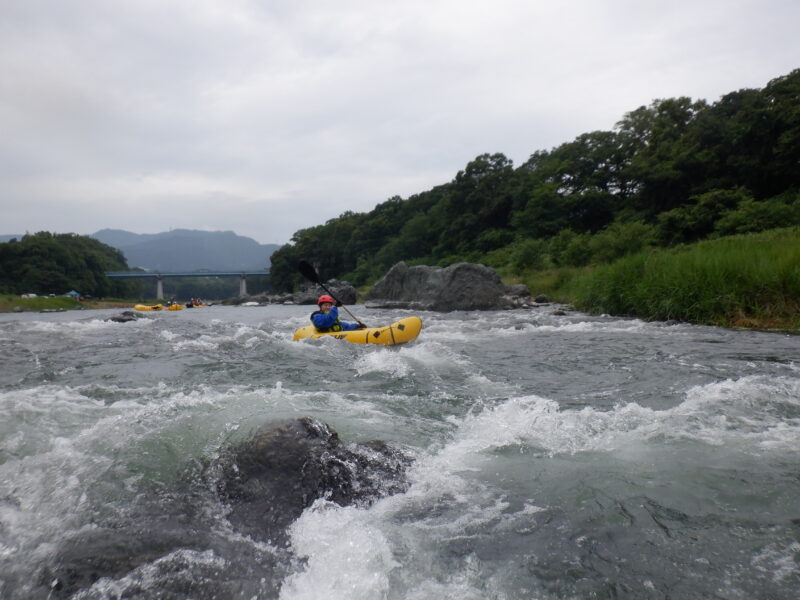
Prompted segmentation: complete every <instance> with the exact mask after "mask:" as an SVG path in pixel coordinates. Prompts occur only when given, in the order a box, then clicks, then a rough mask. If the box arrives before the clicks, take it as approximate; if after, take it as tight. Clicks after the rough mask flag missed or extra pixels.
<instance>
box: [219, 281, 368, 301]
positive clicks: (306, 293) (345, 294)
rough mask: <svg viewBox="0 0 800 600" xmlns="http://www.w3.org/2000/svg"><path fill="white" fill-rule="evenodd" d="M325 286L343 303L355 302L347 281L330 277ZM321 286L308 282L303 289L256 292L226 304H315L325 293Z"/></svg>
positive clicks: (354, 291) (353, 293)
mask: <svg viewBox="0 0 800 600" xmlns="http://www.w3.org/2000/svg"><path fill="white" fill-rule="evenodd" d="M325 287H327V288H328V290H330V291H331V292H332V293H333V295H334V297H335V298H337V299H338V300H340V301H341V302H342V303H343V304H355V303H356V294H357V292H356V288H354V287H353V286H352V285H351V284H350V283H348V282H347V281H339V280H338V279H331V280H330V281H326V282H325ZM327 293H328V292H326V291H325V290H323V289H322V287H321V286H319V285H317V284H309V285H308V286H306V287H305V288H304V289H302V290H300V291H298V292H294V293H287V294H256V295H253V296H245V297H242V298H235V299H232V300H231V301H230V302H227V303H228V304H245V303H247V302H257V303H259V304H316V303H317V299H318V298H319V297H320V296H321V295H322V294H327Z"/></svg>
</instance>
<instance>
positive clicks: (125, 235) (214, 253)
mask: <svg viewBox="0 0 800 600" xmlns="http://www.w3.org/2000/svg"><path fill="white" fill-rule="evenodd" d="M4 237H6V236H4ZM7 237H9V238H10V237H16V236H7ZM90 237H93V238H95V239H96V240H99V241H101V242H103V243H104V244H107V245H109V246H111V247H112V248H117V249H119V250H121V251H122V253H123V254H124V255H125V259H126V260H127V262H128V266H129V267H131V268H134V267H142V268H144V269H148V270H150V271H164V272H169V271H197V270H200V269H210V270H214V271H238V270H248V271H249V270H259V269H268V268H269V266H270V261H269V257H270V256H271V255H272V253H273V252H274V251H275V250H277V249H278V248H280V244H259V243H258V242H257V241H255V240H254V239H252V238H249V237H244V236H241V235H236V234H235V233H234V232H233V231H197V230H193V229H173V230H172V231H165V232H163V233H131V232H130V231H124V230H122V229H101V230H100V231H98V232H96V233H93V234H91V236H90ZM0 239H1V238H0Z"/></svg>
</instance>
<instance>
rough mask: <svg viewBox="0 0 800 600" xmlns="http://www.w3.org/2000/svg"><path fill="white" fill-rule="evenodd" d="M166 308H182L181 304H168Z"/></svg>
mask: <svg viewBox="0 0 800 600" xmlns="http://www.w3.org/2000/svg"><path fill="white" fill-rule="evenodd" d="M167 310H183V306H182V305H180V304H170V305H169V306H168V307H167Z"/></svg>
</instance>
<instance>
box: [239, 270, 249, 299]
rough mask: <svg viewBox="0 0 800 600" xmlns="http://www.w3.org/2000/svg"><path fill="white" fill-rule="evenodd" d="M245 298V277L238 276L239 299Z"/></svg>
mask: <svg viewBox="0 0 800 600" xmlns="http://www.w3.org/2000/svg"><path fill="white" fill-rule="evenodd" d="M245 296H247V277H246V276H244V275H240V276H239V298H244V297H245Z"/></svg>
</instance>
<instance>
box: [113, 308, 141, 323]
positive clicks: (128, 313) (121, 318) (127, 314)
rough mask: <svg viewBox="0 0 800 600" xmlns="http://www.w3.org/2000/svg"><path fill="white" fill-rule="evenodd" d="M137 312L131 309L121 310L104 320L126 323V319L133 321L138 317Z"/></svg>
mask: <svg viewBox="0 0 800 600" xmlns="http://www.w3.org/2000/svg"><path fill="white" fill-rule="evenodd" d="M139 316H140V315H139V314H138V313H136V312H134V311H132V310H123V311H122V312H121V313H120V314H118V315H115V316H113V317H109V318H107V319H106V321H114V322H115V323H127V322H128V321H135V320H136V319H138V318H139Z"/></svg>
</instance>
